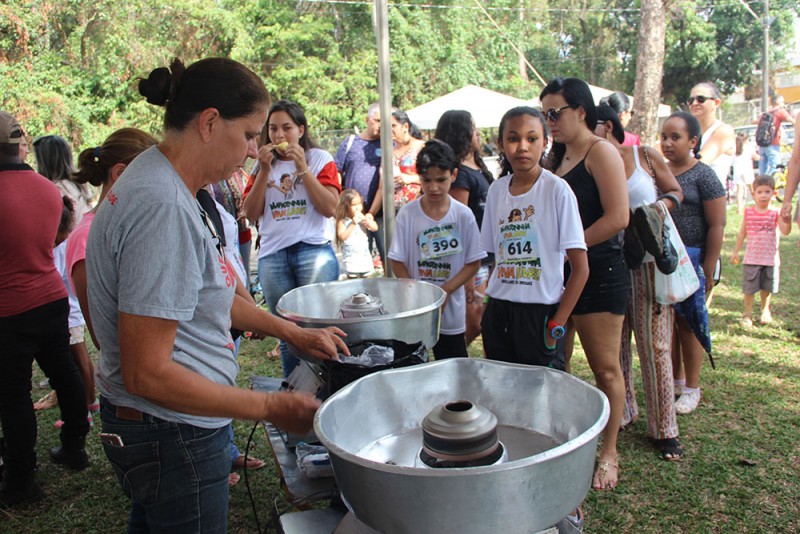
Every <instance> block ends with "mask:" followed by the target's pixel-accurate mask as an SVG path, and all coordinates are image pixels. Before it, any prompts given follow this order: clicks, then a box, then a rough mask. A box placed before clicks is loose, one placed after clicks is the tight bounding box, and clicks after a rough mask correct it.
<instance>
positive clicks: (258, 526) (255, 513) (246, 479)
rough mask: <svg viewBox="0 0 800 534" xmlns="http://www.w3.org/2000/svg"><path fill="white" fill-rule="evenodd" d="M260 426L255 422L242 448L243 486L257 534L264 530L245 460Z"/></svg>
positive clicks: (258, 422)
mask: <svg viewBox="0 0 800 534" xmlns="http://www.w3.org/2000/svg"><path fill="white" fill-rule="evenodd" d="M259 424H261V421H256V422H255V424H254V425H253V430H251V431H250V435H249V436H247V445H245V447H244V485H245V487H246V488H247V496H248V497H249V498H250V505H251V506H252V507H253V517H255V518H256V529H257V532H258V534H262V533H265V532H266V530H263V531H262V530H261V521H259V519H258V509H257V508H256V500H255V498H254V497H253V492H252V491H251V490H250V479H249V477H248V476H247V472H248V471H249V469H247V458H248V454H249V453H250V445H251V443H252V442H253V435H254V434H255V433H256V429H257V428H258V425H259Z"/></svg>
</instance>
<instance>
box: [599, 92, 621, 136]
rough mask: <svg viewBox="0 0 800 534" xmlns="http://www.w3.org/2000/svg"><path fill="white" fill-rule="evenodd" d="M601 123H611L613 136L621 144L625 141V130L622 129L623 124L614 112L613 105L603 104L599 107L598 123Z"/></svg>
mask: <svg viewBox="0 0 800 534" xmlns="http://www.w3.org/2000/svg"><path fill="white" fill-rule="evenodd" d="M600 121H602V122H604V123H605V122H607V121H611V125H612V127H611V135H613V136H614V139H616V140H617V141H619V142H620V143H622V142H623V141H624V140H625V129H624V128H623V127H622V123H621V122H620V121H619V115H617V112H616V111H614V108H613V106H611V104H608V103H603V102H601V103H600V105H599V106H597V122H598V123H599V122H600Z"/></svg>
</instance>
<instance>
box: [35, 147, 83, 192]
mask: <svg viewBox="0 0 800 534" xmlns="http://www.w3.org/2000/svg"><path fill="white" fill-rule="evenodd" d="M33 152H34V154H35V155H36V167H37V170H38V171H39V174H41V175H42V176H44V177H45V178H48V179H49V180H50V181H51V182H55V181H57V180H69V179H70V178H71V177H72V173H73V172H75V169H74V168H73V167H72V149H71V148H70V147H69V143H67V141H66V139H64V138H63V137H59V136H58V135H45V136H42V137H38V138H36V139H35V140H34V141H33Z"/></svg>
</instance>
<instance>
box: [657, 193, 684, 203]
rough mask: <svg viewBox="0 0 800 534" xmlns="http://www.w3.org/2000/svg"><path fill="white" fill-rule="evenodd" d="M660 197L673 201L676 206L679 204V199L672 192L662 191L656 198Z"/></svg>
mask: <svg viewBox="0 0 800 534" xmlns="http://www.w3.org/2000/svg"><path fill="white" fill-rule="evenodd" d="M662 198H668V199H670V200H671V201H673V202H674V203H675V205H676V206H680V205H681V201H680V200H678V197H677V196H675V195H673V194H672V193H664V194H663V195H661V196H660V197H658V200H661V199H662Z"/></svg>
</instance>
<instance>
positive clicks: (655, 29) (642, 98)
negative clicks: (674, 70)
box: [630, 0, 666, 144]
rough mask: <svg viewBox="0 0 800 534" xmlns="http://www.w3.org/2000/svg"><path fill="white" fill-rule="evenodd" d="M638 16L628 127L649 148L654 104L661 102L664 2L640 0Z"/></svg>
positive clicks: (654, 127) (655, 121) (653, 128)
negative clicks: (630, 117) (634, 72)
mask: <svg viewBox="0 0 800 534" xmlns="http://www.w3.org/2000/svg"><path fill="white" fill-rule="evenodd" d="M641 13H642V18H641V21H640V22H639V45H638V58H637V60H636V87H635V88H634V93H633V109H634V110H635V113H634V116H633V120H632V121H631V123H632V124H631V125H630V126H631V129H632V130H633V131H634V132H635V133H637V134H639V136H640V137H641V139H642V142H643V143H650V144H652V143H653V142H654V141H655V140H656V136H657V134H658V104H659V102H660V100H661V78H662V76H663V73H664V46H665V43H666V6H665V1H664V0H642V4H641Z"/></svg>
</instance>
